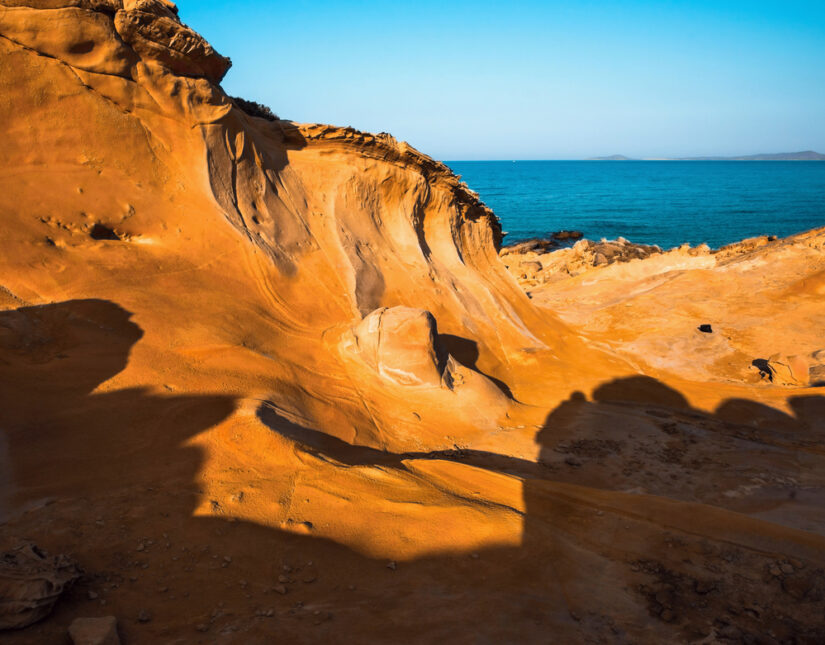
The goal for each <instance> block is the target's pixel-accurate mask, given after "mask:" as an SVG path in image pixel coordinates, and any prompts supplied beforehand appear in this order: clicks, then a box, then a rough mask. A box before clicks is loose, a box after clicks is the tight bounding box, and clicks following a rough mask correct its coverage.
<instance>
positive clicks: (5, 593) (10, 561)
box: [0, 544, 80, 630]
mask: <svg viewBox="0 0 825 645" xmlns="http://www.w3.org/2000/svg"><path fill="white" fill-rule="evenodd" d="M79 577H80V569H79V568H78V566H77V565H76V564H75V563H74V562H73V561H72V560H71V559H70V558H68V557H67V556H65V555H57V556H50V555H49V554H48V553H45V552H44V551H41V550H40V549H38V548H37V547H36V546H35V545H34V544H22V545H20V546H18V547H16V548H15V549H13V550H11V551H7V552H5V553H3V554H0V630H5V629H22V628H23V627H28V626H29V625H31V624H33V623H36V622H37V621H40V620H43V619H44V618H45V617H46V616H48V615H49V614H50V613H51V612H52V609H53V608H54V605H55V603H56V602H57V601H58V600H59V599H60V596H61V595H62V594H63V592H64V591H65V590H66V589H67V588H68V587H69V586H70V585H71V584H72V583H74V582H75V581H76V580H77V579H78V578H79Z"/></svg>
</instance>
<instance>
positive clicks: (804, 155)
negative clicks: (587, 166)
mask: <svg viewBox="0 0 825 645" xmlns="http://www.w3.org/2000/svg"><path fill="white" fill-rule="evenodd" d="M587 161H654V159H651V158H646V159H633V158H631V157H626V156H625V155H610V156H609V157H592V158H590V159H587ZM655 161H825V155H824V154H821V153H819V152H814V151H813V150H803V151H802V152H774V153H764V154H758V155H744V156H741V157H658V158H656V159H655Z"/></svg>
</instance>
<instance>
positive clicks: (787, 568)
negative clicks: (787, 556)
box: [779, 562, 793, 573]
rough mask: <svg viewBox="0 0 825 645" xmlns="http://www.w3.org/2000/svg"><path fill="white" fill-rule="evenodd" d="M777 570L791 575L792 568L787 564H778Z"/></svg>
mask: <svg viewBox="0 0 825 645" xmlns="http://www.w3.org/2000/svg"><path fill="white" fill-rule="evenodd" d="M779 568H780V569H782V573H793V567H792V566H791V565H790V564H788V563H787V562H784V563H782V564H780V565H779Z"/></svg>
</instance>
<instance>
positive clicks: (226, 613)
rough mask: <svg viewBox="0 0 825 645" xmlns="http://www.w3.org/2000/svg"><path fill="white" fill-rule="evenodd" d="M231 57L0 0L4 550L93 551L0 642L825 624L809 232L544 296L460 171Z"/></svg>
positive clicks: (588, 634)
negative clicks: (281, 116)
mask: <svg viewBox="0 0 825 645" xmlns="http://www.w3.org/2000/svg"><path fill="white" fill-rule="evenodd" d="M228 66H229V61H228V59H226V58H224V57H222V56H220V55H219V54H217V53H216V52H215V51H214V50H213V49H212V48H211V47H210V46H209V45H208V43H206V42H205V41H204V40H203V39H202V38H201V37H200V36H198V35H197V34H196V33H195V32H194V31H192V30H191V29H189V28H188V27H186V26H185V25H183V24H182V23H181V22H180V19H179V18H178V15H177V10H176V8H175V7H174V5H172V4H171V3H169V2H167V1H165V0H0V90H2V91H0V123H2V124H3V126H2V127H3V130H2V132H3V137H2V150H3V155H2V157H0V218H2V227H0V249H2V253H0V383H2V390H0V522H2V524H0V527H2V542H3V544H2V546H4V547H6V548H8V549H10V548H12V547H13V546H14V544H17V543H19V542H21V541H23V540H31V541H34V542H35V543H37V544H38V545H39V546H41V547H42V548H44V549H46V550H47V551H48V552H50V553H66V554H70V555H71V556H72V557H73V558H74V559H75V560H76V561H77V562H78V563H80V565H81V566H82V567H83V570H84V571H85V575H84V577H83V578H82V579H81V580H80V581H79V582H78V583H76V584H75V585H74V586H73V587H72V588H71V589H70V590H69V591H68V592H66V593H65V594H64V597H63V598H62V600H61V601H60V602H59V603H58V604H57V606H56V608H55V611H54V613H53V614H52V615H51V616H50V617H48V618H47V619H45V620H43V621H41V622H39V623H37V624H35V625H33V626H31V627H28V628H26V629H23V630H20V631H14V632H7V633H4V634H3V638H4V642H9V643H12V644H14V643H44V642H60V639H62V638H65V633H66V630H67V629H68V626H69V624H71V623H72V621H73V620H74V619H76V618H78V617H97V616H108V615H113V616H117V617H118V619H119V627H120V633H121V636H122V638H123V640H124V642H126V643H160V642H182V643H189V642H193V643H197V642H202V643H211V642H227V643H229V642H233V643H266V642H271V641H272V640H273V639H275V638H277V639H278V640H285V641H286V640H291V641H293V642H319V641H326V642H341V643H343V642H386V643H398V642H426V643H431V642H440V641H442V640H449V641H451V642H459V643H463V642H466V643H481V642H542V643H544V642H548V641H552V642H566V643H571V642H634V643H639V642H642V643H662V642H689V641H697V642H698V641H701V642H714V639H729V640H736V639H739V640H741V641H742V642H822V641H823V640H825V631H823V612H825V575H824V574H823V569H825V537H823V535H824V534H825V467H824V466H825V452H824V451H823V437H824V436H825V398H823V397H822V396H821V395H820V394H819V393H818V392H819V390H817V389H816V388H814V387H813V386H814V385H816V383H817V382H818V381H817V379H818V378H819V376H817V375H818V374H820V372H818V371H817V370H818V369H819V368H820V366H821V363H822V361H823V360H825V358H823V355H822V353H821V352H819V350H821V349H823V348H825V340H822V336H821V330H822V322H823V320H825V308H824V307H823V304H822V303H823V299H822V294H823V284H825V283H824V282H823V275H825V262H823V256H822V239H823V234H822V232H819V233H816V232H814V233H811V234H809V235H808V236H801V237H798V238H792V239H790V240H787V241H782V242H779V243H772V244H767V245H763V246H759V247H758V248H757V247H756V245H754V248H753V249H751V250H748V251H744V250H743V251H742V252H741V253H731V254H729V255H728V256H724V255H720V254H716V255H715V256H711V255H708V254H707V253H698V254H696V253H694V254H687V253H686V254H684V257H683V256H682V255H678V256H677V255H673V254H661V255H659V254H657V255H653V256H651V257H649V258H647V259H637V260H633V261H631V262H627V263H615V264H608V265H606V266H600V267H598V268H594V269H592V270H591V269H588V270H587V271H584V272H582V273H580V274H579V275H577V276H576V277H571V278H568V279H564V280H555V281H551V282H549V283H548V284H546V285H545V286H542V287H539V288H536V289H534V290H533V291H531V293H530V296H531V297H532V299H531V298H530V297H528V295H527V294H525V292H524V291H523V290H522V289H521V287H520V286H519V284H518V283H517V281H516V278H515V277H513V276H512V275H511V274H510V273H509V272H508V271H507V269H506V268H505V265H504V264H503V263H502V262H501V260H500V259H499V256H498V246H499V244H500V242H501V229H500V227H499V224H498V221H497V220H496V218H495V216H494V215H493V214H492V213H491V212H490V210H489V209H487V208H486V207H485V206H484V205H483V204H482V203H481V202H480V201H479V200H478V198H477V196H476V195H475V194H473V193H472V192H471V191H469V190H468V189H467V187H466V186H464V185H463V184H462V183H460V182H459V181H458V179H457V178H456V177H455V176H454V175H453V174H452V173H451V172H450V171H449V169H448V168H447V167H446V166H444V165H443V164H440V163H438V162H435V161H433V160H432V159H430V158H429V157H427V156H425V155H423V154H421V153H419V152H418V151H416V150H414V149H412V148H410V147H409V146H408V145H406V144H404V143H399V142H397V141H395V140H394V139H393V138H392V137H390V136H388V135H370V134H365V133H361V132H357V131H355V130H352V129H350V128H336V127H331V126H323V125H302V124H296V123H292V122H288V121H281V120H274V121H271V120H268V119H264V118H258V117H253V116H250V115H248V114H246V113H245V112H243V111H242V110H241V109H240V108H239V107H238V106H237V105H236V104H235V103H234V102H233V101H232V100H231V99H230V98H229V97H227V96H226V94H225V93H224V92H223V90H222V89H221V87H220V85H219V82H220V80H221V78H222V76H223V75H224V74H225V72H226V71H227V69H228ZM600 264H603V263H600ZM704 323H710V324H712V327H713V330H714V331H713V332H712V333H710V334H706V333H703V332H699V331H697V329H696V327H697V325H698V324H704ZM818 352H819V353H818ZM800 357H801V358H800ZM817 357H818V358H817ZM759 359H764V360H765V361H766V362H767V364H768V365H767V366H768V367H769V368H770V369H771V370H773V373H770V372H768V371H766V370H760V368H759V365H762V364H761V363H760V364H759V365H752V362H753V361H754V360H759ZM803 364H804V366H807V367H808V373H807V374H806V375H803V374H802V373H803V372H804V367H800V366H801V365H803ZM782 366H784V368H783V367H782ZM763 367H764V365H763ZM785 368H787V369H785ZM760 371H761V372H765V374H767V376H768V377H772V376H773V375H774V374H780V372H781V374H782V375H783V376H781V377H777V378H774V379H773V380H771V379H770V378H767V377H762V376H760ZM788 375H790V377H788ZM801 375H802V376H801ZM803 376H804V378H803ZM4 550H6V549H5V548H4ZM3 575H5V574H3V570H2V569H0V582H2V576H3ZM0 608H2V611H4V612H5V614H4V615H3V618H8V616H9V615H10V614H11V615H13V613H14V611H16V610H15V609H14V608H9V607H7V606H2V607H0ZM754 639H756V640H754ZM759 639H762V640H759ZM771 639H772V640H771ZM794 639H796V640H794ZM806 639H807V640H806Z"/></svg>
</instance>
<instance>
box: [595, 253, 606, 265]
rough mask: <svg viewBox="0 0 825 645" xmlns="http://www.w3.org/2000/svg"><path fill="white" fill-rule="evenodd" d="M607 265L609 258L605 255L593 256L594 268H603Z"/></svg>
mask: <svg viewBox="0 0 825 645" xmlns="http://www.w3.org/2000/svg"><path fill="white" fill-rule="evenodd" d="M605 264H607V257H606V256H605V254H604V253H596V255H594V256H593V266H594V267H599V266H603V265H605Z"/></svg>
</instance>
